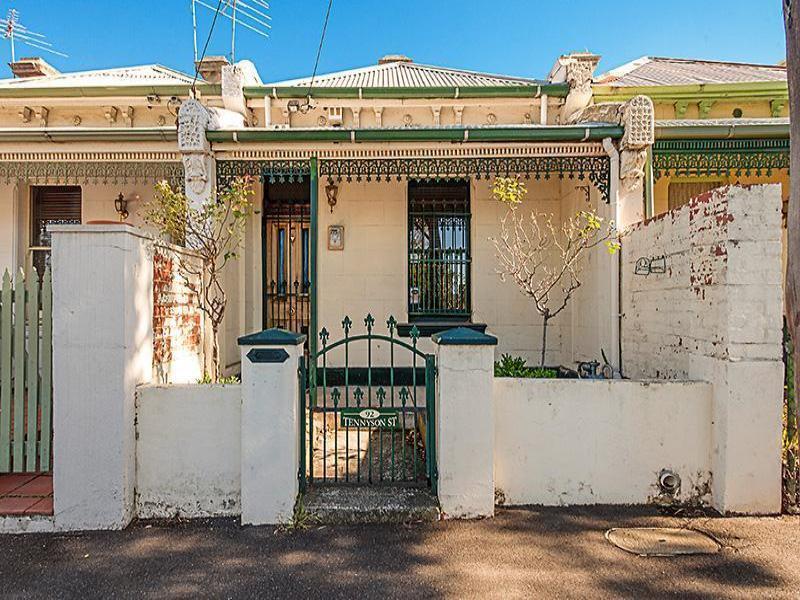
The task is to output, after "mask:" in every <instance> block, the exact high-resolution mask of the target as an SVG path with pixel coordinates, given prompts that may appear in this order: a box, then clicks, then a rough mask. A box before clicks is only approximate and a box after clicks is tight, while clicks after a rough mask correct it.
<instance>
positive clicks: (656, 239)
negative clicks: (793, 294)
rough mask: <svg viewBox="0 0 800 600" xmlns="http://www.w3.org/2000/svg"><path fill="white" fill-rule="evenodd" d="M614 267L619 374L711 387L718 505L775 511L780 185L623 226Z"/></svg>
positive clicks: (704, 200) (716, 195)
mask: <svg viewBox="0 0 800 600" xmlns="http://www.w3.org/2000/svg"><path fill="white" fill-rule="evenodd" d="M622 256H623V265H622V284H623V293H622V298H623V320H622V343H623V367H624V370H625V373H626V374H627V375H628V376H630V377H658V378H664V379H674V378H686V377H689V378H691V379H702V380H706V381H710V382H712V383H713V384H714V402H713V415H712V422H713V424H714V425H713V428H712V471H713V473H714V478H713V489H714V504H715V506H716V507H717V508H718V509H720V510H722V511H724V512H734V513H774V512H778V511H780V502H781V481H780V479H781V459H780V452H781V410H782V405H783V402H782V399H783V363H782V361H781V342H782V335H781V330H782V316H783V294H782V265H781V193H780V186H779V185H777V184H775V185H755V186H747V187H738V186H733V187H724V188H719V189H716V190H712V191H710V192H707V193H705V194H702V195H701V196H698V197H697V198H694V199H692V200H690V201H689V203H688V204H687V205H685V206H683V207H681V208H678V209H675V210H672V211H670V212H668V213H666V214H664V215H661V216H659V217H657V218H655V219H652V220H650V221H645V222H643V223H639V224H637V225H634V226H633V227H631V228H630V229H629V230H628V232H627V233H626V235H625V236H624V237H623V240H622Z"/></svg>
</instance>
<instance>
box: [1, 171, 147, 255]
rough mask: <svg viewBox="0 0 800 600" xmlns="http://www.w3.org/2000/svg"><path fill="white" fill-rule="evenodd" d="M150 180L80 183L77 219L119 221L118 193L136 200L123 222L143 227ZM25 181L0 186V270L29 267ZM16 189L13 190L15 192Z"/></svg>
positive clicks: (28, 194) (27, 188) (28, 208)
mask: <svg viewBox="0 0 800 600" xmlns="http://www.w3.org/2000/svg"><path fill="white" fill-rule="evenodd" d="M154 185H155V184H154V183H153V182H150V181H148V182H137V183H131V182H129V183H120V184H82V185H81V186H80V187H81V218H82V222H83V223H84V224H85V223H87V222H88V221H95V220H104V221H114V222H117V221H119V216H118V215H117V212H116V210H115V208H114V200H115V198H116V197H117V195H119V194H120V193H122V194H124V195H125V197H126V198H128V199H132V198H133V197H134V196H136V195H138V196H139V198H140V199H139V200H138V201H131V202H129V204H128V212H129V213H130V216H129V217H128V219H127V222H128V223H130V224H132V225H135V226H137V227H139V228H141V229H144V230H147V227H145V226H144V223H143V220H142V218H141V216H140V215H139V212H140V211H141V209H142V207H143V205H144V204H145V203H146V202H148V201H150V200H151V199H152V198H153V186H154ZM32 187H33V186H32V185H31V184H27V183H21V184H13V185H12V184H4V185H2V186H0V270H4V269H6V268H13V269H16V268H19V267H23V268H26V269H27V268H29V267H30V253H29V251H28V248H29V246H30V242H31V237H30V236H31V225H30V223H31V220H30V219H31V188H32ZM15 190H16V191H15Z"/></svg>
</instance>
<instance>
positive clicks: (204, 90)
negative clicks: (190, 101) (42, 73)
mask: <svg viewBox="0 0 800 600" xmlns="http://www.w3.org/2000/svg"><path fill="white" fill-rule="evenodd" d="M190 90H191V85H189V84H188V83H187V84H186V85H111V86H87V87H40V88H35V87H13V86H9V87H0V98H102V97H129V96H148V95H150V94H156V95H158V96H188V95H189V91H190ZM197 91H198V92H200V94H202V95H206V96H220V95H222V85H221V84H215V83H198V84H197Z"/></svg>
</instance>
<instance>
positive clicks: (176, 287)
mask: <svg viewBox="0 0 800 600" xmlns="http://www.w3.org/2000/svg"><path fill="white" fill-rule="evenodd" d="M179 263H180V260H179V258H178V256H177V255H176V254H175V253H174V252H171V251H169V250H166V249H156V250H155V253H154V255H153V366H154V368H155V370H156V372H157V373H159V375H160V376H159V378H160V379H168V376H167V377H164V376H163V374H168V373H169V365H170V364H171V363H172V362H173V361H174V360H175V359H176V357H177V356H178V355H180V354H194V355H197V354H200V353H201V352H202V320H203V317H202V311H201V310H200V307H199V305H198V301H197V294H196V293H195V292H193V291H191V290H190V289H189V288H188V286H187V285H186V283H185V281H184V279H183V277H182V275H181V273H180V271H179V268H180V267H179Z"/></svg>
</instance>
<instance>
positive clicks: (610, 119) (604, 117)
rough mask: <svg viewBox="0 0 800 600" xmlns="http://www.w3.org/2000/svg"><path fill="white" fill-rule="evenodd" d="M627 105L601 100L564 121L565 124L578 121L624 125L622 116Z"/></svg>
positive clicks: (573, 123)
mask: <svg viewBox="0 0 800 600" xmlns="http://www.w3.org/2000/svg"><path fill="white" fill-rule="evenodd" d="M624 108H625V105H624V104H623V103H622V102H601V103H599V104H592V105H591V106H587V107H586V108H583V109H581V110H579V111H577V112H575V113H573V114H572V115H570V117H569V118H568V119H567V121H565V122H564V125H575V124H578V123H609V124H611V125H622V118H623V112H624Z"/></svg>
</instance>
